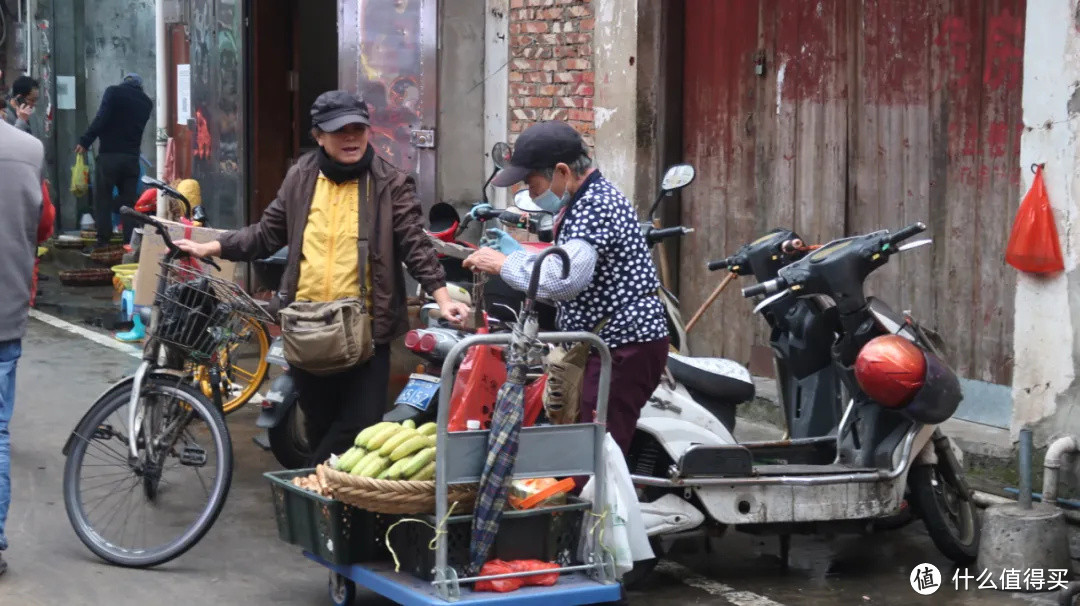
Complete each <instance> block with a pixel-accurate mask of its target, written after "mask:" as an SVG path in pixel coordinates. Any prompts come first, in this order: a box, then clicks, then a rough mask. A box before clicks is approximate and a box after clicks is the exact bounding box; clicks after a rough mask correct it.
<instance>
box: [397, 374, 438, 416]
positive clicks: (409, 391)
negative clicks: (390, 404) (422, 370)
mask: <svg viewBox="0 0 1080 606" xmlns="http://www.w3.org/2000/svg"><path fill="white" fill-rule="evenodd" d="M438 391H439V381H438V380H437V379H434V378H431V377H426V376H423V375H412V376H410V377H409V383H408V384H407V385H405V389H403V390H401V394H399V395H398V397H397V401H396V402H394V403H395V404H407V405H409V406H412V407H413V408H415V409H417V410H427V409H428V406H431V401H432V400H434V399H435V394H436V392H438Z"/></svg>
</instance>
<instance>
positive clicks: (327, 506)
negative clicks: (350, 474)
mask: <svg viewBox="0 0 1080 606" xmlns="http://www.w3.org/2000/svg"><path fill="white" fill-rule="evenodd" d="M313 473H315V470H314V469H291V470H286V471H272V472H267V473H264V474H263V476H265V477H266V479H267V480H269V481H270V490H271V491H272V492H273V496H274V517H275V519H276V520H277V527H278V536H279V537H281V540H282V541H285V542H286V543H291V544H293V545H297V546H299V547H301V548H303V549H304V550H305V551H309V552H311V553H313V554H315V555H317V556H319V557H320V558H322V559H324V560H326V561H327V562H330V563H332V564H340V565H345V564H358V563H361V562H375V561H382V560H385V559H387V558H388V557H389V555H388V554H389V552H388V551H387V550H386V548H385V546H384V541H385V535H386V528H387V526H388V525H389V523H391V522H392V521H391V520H389V518H388V517H387V516H381V515H379V514H376V513H372V512H370V511H364V510H362V509H357V508H356V507H352V506H349V505H346V504H345V503H342V502H340V501H335V500H333V499H330V498H327V497H324V496H321V495H318V494H315V493H313V492H310V491H307V490H304V489H302V488H300V487H297V486H293V485H292V483H291V481H292V479H293V478H294V477H297V476H307V475H310V474H313Z"/></svg>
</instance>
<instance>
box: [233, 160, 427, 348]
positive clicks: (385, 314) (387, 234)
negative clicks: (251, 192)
mask: <svg viewBox="0 0 1080 606" xmlns="http://www.w3.org/2000/svg"><path fill="white" fill-rule="evenodd" d="M316 154H317V152H313V153H308V154H305V155H304V156H302V157H301V158H300V160H299V161H298V162H297V163H296V164H295V165H294V166H293V167H292V168H290V169H289V173H288V174H287V175H285V181H284V182H283V183H282V184H281V189H279V190H278V194H277V197H276V198H274V201H273V202H271V203H270V206H268V207H267V209H266V211H265V212H263V216H262V218H261V219H259V222H258V223H255V224H252V225H249V226H247V227H245V228H243V229H239V230H237V231H233V232H229V233H227V234H225V235H224V236H222V237H221V256H222V257H223V258H225V259H227V260H229V261H252V260H255V259H262V258H265V257H268V256H270V255H271V254H273V253H274V252H276V251H277V250H279V249H280V248H281V247H283V246H286V245H288V247H289V255H288V259H287V261H286V264H285V273H284V275H283V276H282V278H281V287H280V289H279V291H278V298H279V299H280V302H281V306H283V307H284V306H286V305H288V304H289V303H291V302H292V298H293V296H295V294H296V284H297V282H298V281H299V278H300V253H301V250H302V248H303V244H304V228H305V227H307V219H308V213H309V212H310V210H311V198H312V196H313V195H314V193H315V181H316V179H317V178H318V176H319V167H318V160H317V155H316ZM371 176H372V178H373V180H374V193H373V195H374V200H375V204H374V207H375V208H374V209H367V208H362V209H361V212H365V211H367V212H366V216H367V217H368V222H369V223H368V224H369V227H370V230H371V231H370V235H369V238H370V240H369V241H370V261H371V286H372V293H371V296H372V303H373V309H372V315H373V318H372V323H373V332H374V339H375V342H376V343H388V342H390V341H392V340H394V339H395V338H397V337H399V336H401V335H402V334H404V333H405V332H406V331H407V330H408V329H409V319H408V310H407V307H406V303H405V276H404V274H403V273H402V271H401V265H402V264H403V263H404V264H405V266H406V267H407V268H408V270H409V273H410V274H411V275H412V276H413V278H415V279H416V280H417V281H418V282H419V283H420V285H421V286H422V287H423V288H424V290H426V291H427V292H429V293H431V292H434V291H436V290H438V289H439V288H442V287H443V286H445V285H446V275H445V273H444V272H443V268H442V266H441V265H440V264H439V260H438V257H437V256H436V254H435V249H434V248H433V247H432V245H431V241H430V240H429V239H428V236H427V234H426V233H425V232H424V218H423V213H422V211H421V209H420V202H419V201H418V200H417V199H416V184H415V182H414V181H413V178H412V177H410V176H408V175H406V174H404V173H402V172H401V171H399V170H398V169H396V168H394V166H393V165H391V164H390V163H389V162H387V161H386V160H383V159H382V158H381V157H379V156H378V155H376V156H375V159H374V160H373V161H372V163H371ZM361 199H363V198H362V197H361ZM372 210H374V212H371V211H372ZM358 271H359V268H358Z"/></svg>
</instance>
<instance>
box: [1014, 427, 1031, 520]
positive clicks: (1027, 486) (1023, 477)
mask: <svg viewBox="0 0 1080 606" xmlns="http://www.w3.org/2000/svg"><path fill="white" fill-rule="evenodd" d="M1032 449H1033V445H1032V436H1031V430H1030V429H1021V430H1020V496H1019V498H1018V499H1017V503H1019V504H1020V508H1021V509H1031V451H1032Z"/></svg>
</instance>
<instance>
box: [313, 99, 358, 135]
mask: <svg viewBox="0 0 1080 606" xmlns="http://www.w3.org/2000/svg"><path fill="white" fill-rule="evenodd" d="M349 124H363V125H365V126H370V125H371V117H370V116H369V115H368V107H367V104H366V103H364V100H363V99H361V98H360V97H358V96H356V95H354V94H352V93H349V92H346V91H343V90H332V91H329V92H325V93H323V94H321V95H319V98H318V99H315V103H312V104H311V125H312V126H314V127H315V128H317V129H319V130H321V131H323V132H327V133H332V132H336V131H339V130H341V129H343V128H345V127H346V126H347V125H349Z"/></svg>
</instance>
